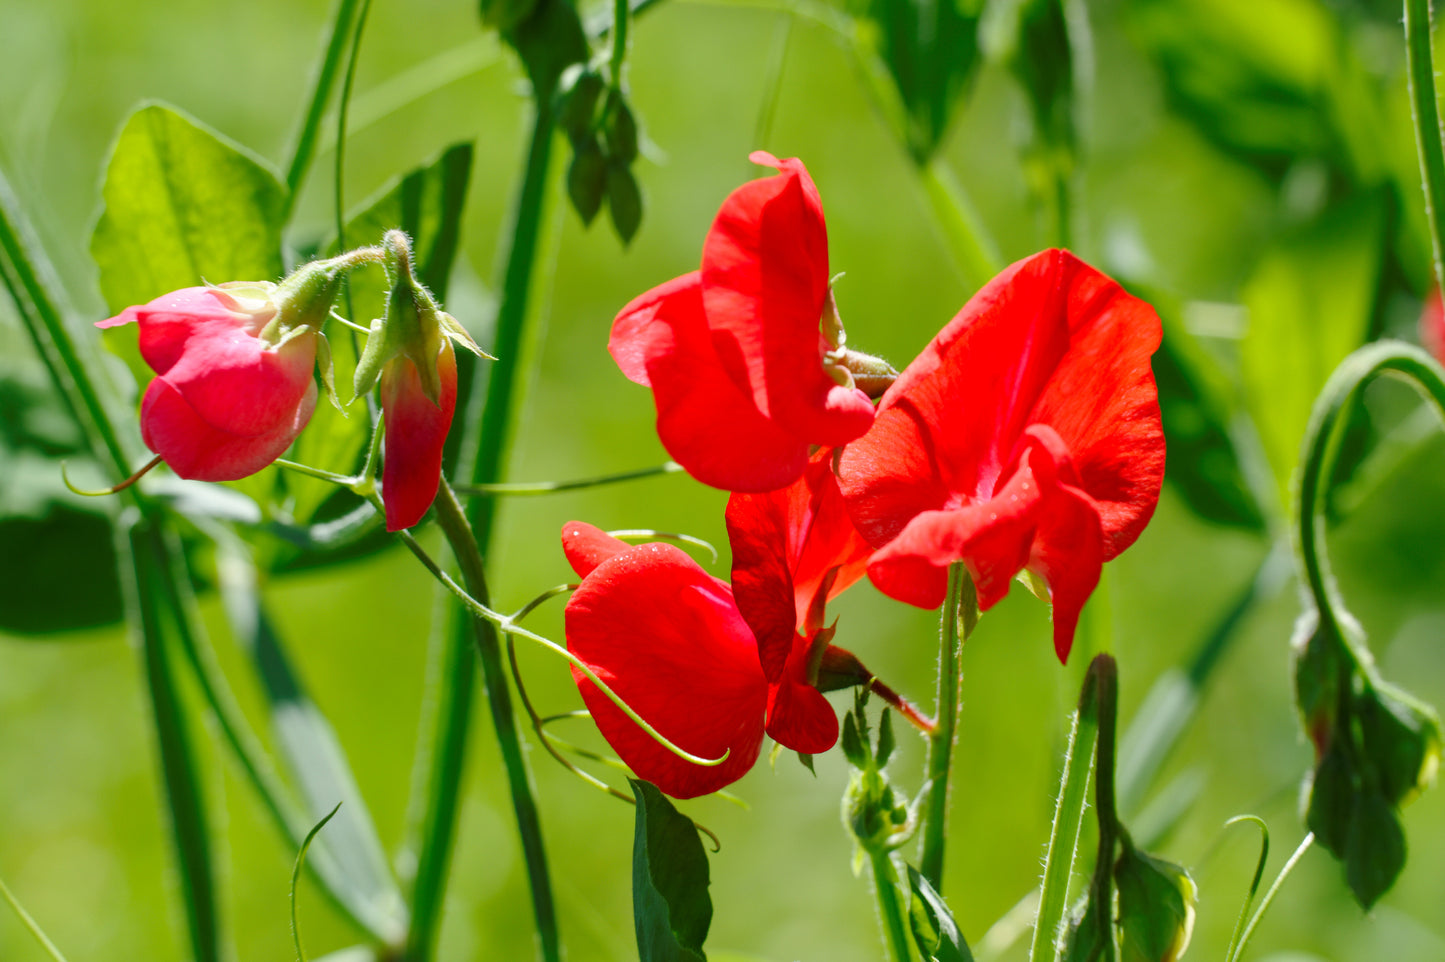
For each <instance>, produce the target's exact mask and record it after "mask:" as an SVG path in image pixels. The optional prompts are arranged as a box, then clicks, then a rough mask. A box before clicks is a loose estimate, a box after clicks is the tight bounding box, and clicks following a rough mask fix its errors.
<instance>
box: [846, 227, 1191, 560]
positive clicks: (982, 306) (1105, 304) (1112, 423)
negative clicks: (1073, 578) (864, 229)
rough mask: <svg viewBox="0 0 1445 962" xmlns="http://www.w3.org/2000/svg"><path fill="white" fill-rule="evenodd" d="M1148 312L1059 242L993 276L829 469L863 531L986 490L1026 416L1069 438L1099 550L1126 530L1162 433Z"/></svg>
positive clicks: (1139, 515)
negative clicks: (1090, 503) (1095, 513)
mask: <svg viewBox="0 0 1445 962" xmlns="http://www.w3.org/2000/svg"><path fill="white" fill-rule="evenodd" d="M1159 337H1160V328H1159V319H1158V317H1157V316H1156V315H1155V313H1154V311H1153V309H1152V308H1151V307H1149V305H1147V304H1145V303H1144V302H1143V301H1140V300H1138V299H1137V298H1134V297H1132V296H1130V295H1129V294H1127V293H1125V292H1124V290H1123V289H1122V288H1121V287H1120V286H1119V285H1118V284H1116V283H1115V282H1114V281H1112V280H1110V279H1109V278H1108V277H1106V276H1104V275H1103V274H1101V273H1099V272H1098V271H1096V270H1094V269H1093V268H1092V267H1089V266H1088V265H1087V264H1085V263H1084V262H1082V261H1080V260H1078V259H1077V258H1076V257H1074V256H1073V255H1072V254H1069V253H1068V252H1066V251H1059V250H1051V251H1044V252H1043V253H1041V254H1037V255H1035V256H1034V257H1031V258H1029V259H1027V260H1024V261H1020V262H1019V263H1017V264H1014V265H1013V266H1012V267H1010V268H1008V269H1007V270H1005V271H1004V272H1003V273H1002V274H1000V275H999V276H998V277H996V278H994V279H993V280H992V281H991V282H989V284H988V285H987V286H985V287H984V289H983V290H981V291H979V293H978V294H977V295H975V296H974V297H973V299H971V300H970V301H969V302H968V304H967V305H965V306H964V308H963V310H962V311H960V312H959V314H958V316H957V317H955V318H954V319H953V320H952V321H951V322H950V323H949V324H948V325H947V326H946V327H945V328H944V329H943V330H942V331H940V332H939V334H938V336H937V337H935V338H934V340H933V341H932V343H930V344H929V345H928V347H927V348H925V349H924V351H923V353H921V354H920V355H919V356H918V358H917V359H916V360H914V362H913V363H912V364H910V365H909V366H908V368H907V370H905V371H904V372H903V374H902V375H900V377H899V379H898V380H897V382H895V383H894V385H893V386H892V387H891V388H890V389H889V391H888V393H887V394H885V395H884V397H883V400H882V403H881V404H880V405H879V412H878V420H877V423H876V425H875V427H874V429H873V430H872V431H871V432H869V434H868V435H867V436H865V437H864V438H863V439H861V440H860V441H858V442H855V443H854V444H851V445H849V446H848V448H847V449H846V450H845V452H844V455H843V461H842V465H841V468H840V472H839V478H840V483H841V484H842V486H843V490H844V494H845V495H846V497H847V498H848V504H849V510H850V512H851V513H852V514H853V519H854V522H855V523H856V524H857V525H858V527H859V530H860V531H861V532H863V534H864V535H865V536H866V537H867V538H868V539H869V540H870V541H871V542H872V543H873V544H875V545H881V544H885V543H887V541H888V540H889V539H890V538H892V537H893V536H894V535H896V534H898V533H899V532H900V531H902V530H903V527H904V526H905V525H906V524H907V523H908V521H909V519H911V518H912V517H913V516H914V515H916V514H918V513H919V512H920V511H925V510H930V509H934V510H940V509H953V508H958V507H961V506H963V505H966V504H969V503H976V502H979V501H983V500H987V499H989V498H991V497H993V496H994V494H995V491H996V489H997V487H998V485H999V483H1000V481H1001V480H1002V479H1003V477H1004V472H1005V470H1006V469H1007V467H1008V466H1009V465H1010V464H1012V463H1013V462H1014V461H1016V459H1017V458H1018V456H1019V454H1020V452H1021V450H1022V448H1023V446H1024V444H1025V443H1026V442H1025V441H1024V432H1025V430H1026V429H1027V428H1028V427H1029V426H1030V425H1032V424H1044V425H1048V426H1050V427H1052V428H1053V429H1054V430H1055V431H1056V432H1057V433H1058V435H1059V436H1060V437H1061V438H1062V439H1063V441H1064V443H1065V445H1067V449H1068V451H1069V452H1070V453H1071V454H1072V456H1073V465H1074V468H1075V470H1076V471H1077V472H1078V476H1079V478H1080V486H1081V487H1082V489H1083V490H1084V491H1085V492H1086V493H1087V494H1088V495H1089V496H1090V497H1092V498H1093V499H1094V500H1095V501H1096V502H1097V503H1098V509H1099V513H1100V516H1101V518H1102V519H1103V525H1104V531H1105V558H1106V559H1107V558H1111V557H1113V556H1114V555H1115V554H1117V553H1118V552H1119V551H1122V550H1123V549H1124V548H1125V547H1127V546H1128V545H1129V544H1130V543H1132V541H1133V540H1134V539H1135V538H1136V537H1137V536H1138V534H1139V531H1140V530H1142V528H1143V526H1144V524H1145V523H1147V521H1148V519H1149V517H1150V516H1151V515H1152V513H1153V511H1154V507H1155V505H1156V504H1157V502H1158V497H1159V487H1160V484H1161V483H1162V480H1163V468H1164V435H1163V430H1162V428H1161V426H1160V421H1159V406H1158V396H1157V392H1156V389H1155V386H1154V378H1153V373H1152V371H1151V370H1150V367H1149V356H1150V354H1152V353H1153V351H1154V350H1155V348H1156V347H1157V346H1158V344H1159Z"/></svg>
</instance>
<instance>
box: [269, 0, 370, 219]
mask: <svg viewBox="0 0 1445 962" xmlns="http://www.w3.org/2000/svg"><path fill="white" fill-rule="evenodd" d="M359 2H360V0H336V6H335V7H334V8H333V9H332V12H331V21H330V26H329V28H328V30H327V34H326V46H325V48H324V51H323V53H322V55H321V61H320V63H319V64H318V65H317V68H316V75H315V78H314V79H313V81H312V85H311V97H310V99H309V100H308V101H307V106H306V112H305V113H304V114H302V115H301V121H300V123H299V124H298V126H297V128H296V136H295V143H294V144H293V145H292V147H291V162H290V163H288V164H287V165H286V187H287V188H288V196H287V200H286V213H287V214H288V215H289V214H290V212H291V210H292V209H293V208H294V206H295V204H296V195H297V194H299V193H300V192H301V186H302V184H304V183H305V182H306V175H307V173H308V172H309V171H310V169H311V162H312V160H314V159H315V157H316V139H317V137H318V136H319V135H320V132H321V124H322V122H323V119H324V117H325V114H326V103H327V101H329V100H330V99H331V89H332V87H333V86H335V84H336V71H337V70H338V69H339V68H340V66H341V56H342V53H343V52H344V51H345V50H346V42H347V40H348V39H350V37H351V26H352V23H353V22H354V20H355V19H356V8H357V5H358V3H359Z"/></svg>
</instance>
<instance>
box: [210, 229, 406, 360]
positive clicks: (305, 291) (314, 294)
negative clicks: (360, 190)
mask: <svg viewBox="0 0 1445 962" xmlns="http://www.w3.org/2000/svg"><path fill="white" fill-rule="evenodd" d="M381 258H382V250H381V248H379V247H360V248H357V249H356V250H353V251H347V252H346V253H345V254H341V255H338V256H336V257H332V258H328V259H326V260H319V261H312V262H311V263H309V264H303V265H302V266H301V267H298V268H297V269H296V270H295V271H293V272H292V273H291V274H290V275H289V276H287V277H286V278H285V279H284V280H283V281H281V283H280V284H267V283H250V282H246V283H235V284H222V285H221V289H222V290H225V291H226V293H228V294H230V295H231V296H232V297H234V298H236V299H237V300H240V301H243V302H245V301H250V300H254V299H262V298H264V299H266V300H269V301H270V302H271V305H272V306H273V307H274V308H275V312H276V313H275V315H274V316H273V317H272V318H271V319H270V321H269V322H267V324H266V326H265V327H264V328H262V329H261V332H260V334H259V335H258V336H259V337H260V338H261V339H262V340H264V341H266V342H267V343H269V344H272V345H280V344H282V343H285V342H286V341H288V340H290V339H291V338H293V337H295V336H297V335H298V334H302V333H317V332H319V331H320V330H321V328H322V326H323V325H324V324H325V323H326V321H327V320H328V319H329V318H330V317H331V308H332V305H334V304H335V303H336V296H337V295H338V294H339V293H341V282H342V280H343V279H344V278H345V277H346V275H347V273H349V272H350V271H351V270H353V269H355V268H357V267H360V266H361V265H363V264H374V263H378V262H379V261H380V260H381Z"/></svg>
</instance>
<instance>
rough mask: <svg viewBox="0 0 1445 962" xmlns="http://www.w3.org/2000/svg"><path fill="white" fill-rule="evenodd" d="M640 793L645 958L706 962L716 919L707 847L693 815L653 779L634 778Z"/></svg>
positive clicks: (638, 876) (640, 934)
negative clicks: (707, 942) (706, 948)
mask: <svg viewBox="0 0 1445 962" xmlns="http://www.w3.org/2000/svg"><path fill="white" fill-rule="evenodd" d="M630 781H631V783H632V792H633V794H634V795H635V796H636V797H637V827H636V835H635V837H634V839H633V843H632V914H633V919H634V921H635V923H636V926H637V952H638V956H639V958H640V960H641V962H701V960H703V959H705V958H706V956H705V955H703V951H702V943H703V940H704V939H706V938H707V930H708V926H710V925H711V924H712V899H710V898H709V897H708V894H707V887H708V867H707V853H706V852H705V851H704V850H703V847H702V841H701V840H700V839H699V838H698V837H697V828H696V827H695V826H694V825H693V824H692V819H690V818H687V817H686V816H684V815H682V814H680V813H679V812H678V811H677V809H676V808H674V807H673V805H672V803H671V802H670V801H668V800H667V798H666V797H665V796H664V795H663V794H662V793H661V792H660V791H658V790H657V787H656V786H655V785H653V784H652V783H650V782H644V781H640V780H638V779H630Z"/></svg>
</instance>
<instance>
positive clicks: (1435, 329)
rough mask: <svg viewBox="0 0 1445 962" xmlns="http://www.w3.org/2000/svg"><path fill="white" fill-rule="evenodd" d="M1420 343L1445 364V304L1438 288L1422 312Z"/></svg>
mask: <svg viewBox="0 0 1445 962" xmlns="http://www.w3.org/2000/svg"><path fill="white" fill-rule="evenodd" d="M1420 343H1421V344H1422V345H1424V347H1425V350H1427V351H1429V352H1430V353H1431V354H1433V355H1435V359H1436V360H1438V361H1439V362H1440V363H1441V364H1445V302H1442V301H1441V299H1440V289H1439V288H1438V287H1437V288H1435V289H1434V290H1432V291H1431V292H1430V296H1429V297H1427V298H1425V309H1424V310H1423V311H1421V312H1420Z"/></svg>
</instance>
